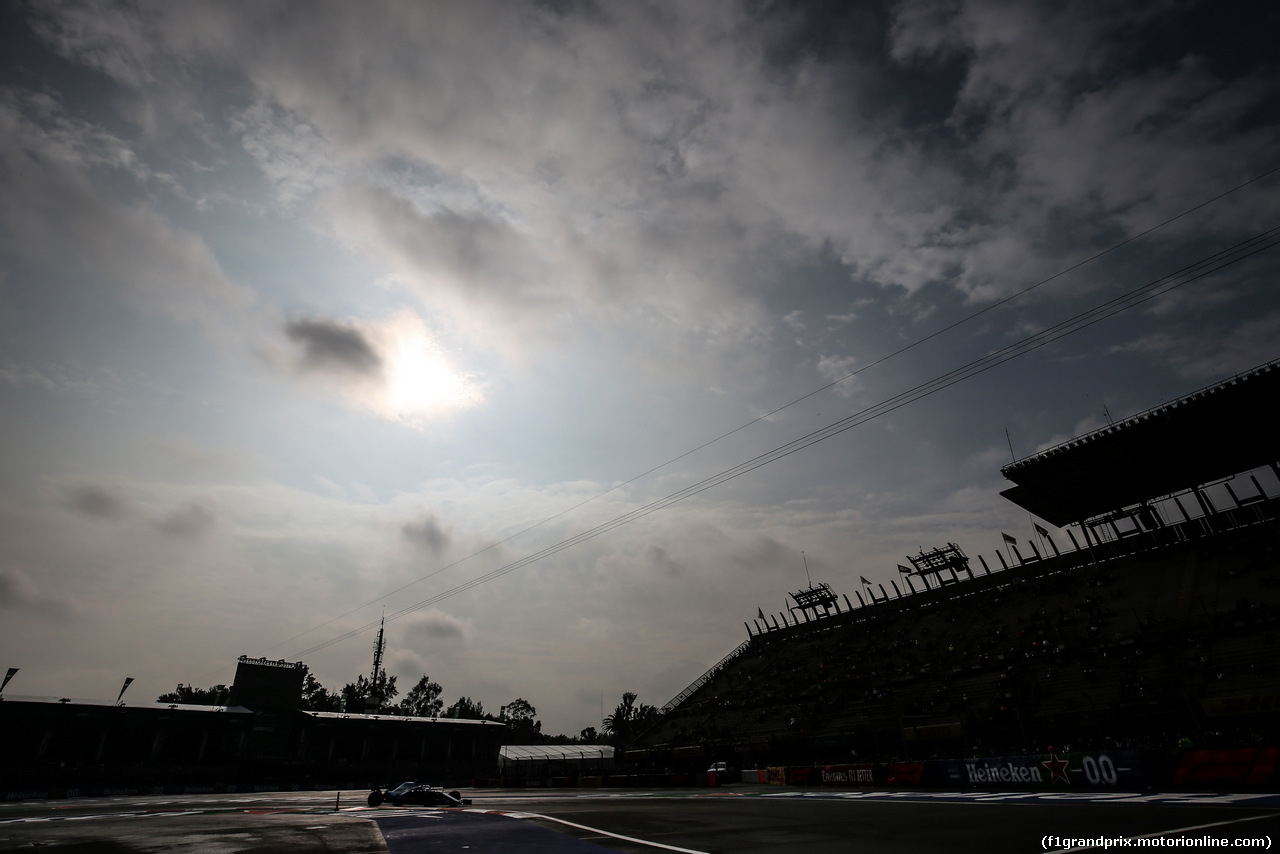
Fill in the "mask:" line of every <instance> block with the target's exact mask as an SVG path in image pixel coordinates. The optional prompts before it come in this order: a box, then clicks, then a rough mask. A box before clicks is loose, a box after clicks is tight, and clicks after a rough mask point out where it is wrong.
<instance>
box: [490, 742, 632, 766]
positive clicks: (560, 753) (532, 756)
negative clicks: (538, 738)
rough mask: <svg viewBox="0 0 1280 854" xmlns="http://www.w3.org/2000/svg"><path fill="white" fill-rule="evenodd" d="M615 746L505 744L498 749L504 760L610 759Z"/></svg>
mask: <svg viewBox="0 0 1280 854" xmlns="http://www.w3.org/2000/svg"><path fill="white" fill-rule="evenodd" d="M614 753H615V748H614V747H613V746H612V745H609V744H506V745H503V746H502V748H501V749H500V750H499V751H498V757H499V758H500V759H501V760H502V761H504V762H520V761H535V760H538V761H544V762H546V761H550V760H553V759H554V760H561V761H565V760H567V761H579V762H581V761H590V760H593V759H596V760H598V759H612V758H613V757H614Z"/></svg>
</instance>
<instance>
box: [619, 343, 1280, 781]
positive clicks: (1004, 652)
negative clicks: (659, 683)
mask: <svg viewBox="0 0 1280 854" xmlns="http://www.w3.org/2000/svg"><path fill="white" fill-rule="evenodd" d="M1277 399H1280V363H1275V362H1273V363H1270V364H1267V365H1264V366H1262V367H1260V368H1257V369H1255V370H1253V371H1250V372H1249V373H1247V374H1244V375H1240V376H1237V377H1234V378H1232V379H1230V380H1228V381H1226V382H1223V383H1220V384H1218V385H1215V386H1212V387H1209V388H1206V389H1203V390H1201V391H1199V392H1196V393H1195V394H1192V395H1189V396H1187V397H1185V398H1182V399H1180V400H1177V401H1174V402H1172V403H1170V404H1167V405H1165V406H1162V407H1158V408H1156V409H1153V410H1151V411H1149V412H1144V413H1142V414H1140V415H1137V416H1134V417H1133V418H1128V419H1125V420H1123V421H1120V422H1117V423H1115V424H1111V425H1108V426H1107V427H1105V428H1103V429H1101V430H1098V431H1095V432H1092V433H1089V434H1087V435H1085V436H1081V437H1079V438H1077V439H1074V440H1072V441H1071V442H1068V443H1066V444H1063V445H1060V446H1057V447H1055V448H1050V449H1048V450H1045V451H1042V452H1039V453H1037V454H1035V455H1033V456H1030V457H1028V458H1026V459H1023V460H1019V461H1017V462H1014V463H1012V464H1011V465H1009V466H1006V467H1005V468H1004V470H1003V473H1004V475H1005V476H1006V477H1007V478H1008V479H1009V480H1011V481H1012V482H1013V483H1014V484H1015V486H1013V487H1012V488H1010V489H1008V490H1006V491H1005V492H1003V493H1002V494H1003V495H1004V496H1005V497H1007V498H1009V499H1010V500H1011V501H1013V502H1015V503H1016V504H1018V505H1019V506H1022V507H1024V508H1026V509H1028V510H1029V511H1031V512H1032V513H1034V514H1035V515H1036V516H1038V517H1039V518H1040V519H1042V520H1044V521H1045V522H1047V523H1050V524H1052V525H1055V526H1059V527H1065V534H1066V538H1067V539H1068V540H1069V541H1070V544H1069V545H1068V544H1067V543H1062V544H1061V549H1060V547H1059V544H1058V543H1057V542H1055V541H1054V539H1053V538H1052V537H1051V535H1050V532H1049V530H1048V529H1047V528H1046V527H1045V526H1044V525H1042V524H1040V523H1038V522H1034V521H1033V522H1032V529H1033V531H1034V532H1035V539H1033V540H1026V541H1025V542H1026V546H1027V548H1026V549H1025V553H1024V549H1022V548H1019V543H1018V541H1017V540H1016V539H1015V538H1013V537H1011V536H1009V535H1008V534H1005V535H1004V541H1003V543H1002V544H1001V546H1002V548H1003V549H1005V550H1006V551H1007V552H1008V557H1007V559H1006V556H1005V553H1004V552H1002V551H1001V550H999V549H997V550H996V552H995V555H996V561H995V562H994V565H993V563H989V562H988V561H987V560H986V559H985V558H983V557H981V556H979V557H978V565H977V566H976V567H975V566H972V565H971V563H970V561H969V559H968V557H967V556H965V554H964V553H963V551H961V549H960V547H959V546H957V545H955V544H954V543H949V544H947V545H946V546H944V547H941V548H938V549H933V550H929V551H926V550H923V549H922V550H921V552H920V554H919V555H917V556H916V557H913V558H908V560H909V562H910V564H911V566H910V567H905V566H899V567H898V573H899V576H900V580H901V581H902V585H901V586H899V585H898V583H896V582H895V581H893V580H890V582H889V587H890V588H891V589H886V588H885V586H884V584H883V583H879V584H876V585H872V584H871V583H869V582H867V581H866V579H863V582H864V591H865V592H866V593H867V594H868V595H867V596H866V597H865V598H864V597H863V595H862V593H861V592H859V593H857V594H855V595H856V597H857V600H858V601H857V604H853V603H850V601H849V599H848V597H847V596H845V597H844V607H843V608H842V607H840V600H839V599H838V598H837V597H836V596H835V594H834V593H831V595H830V596H829V597H828V596H827V595H826V594H827V593H830V589H829V587H828V586H827V585H825V584H824V585H821V587H820V588H819V589H821V590H822V591H824V592H823V594H822V595H823V600H822V601H823V602H824V603H829V604H830V605H831V607H830V608H828V609H826V610H822V609H817V608H812V607H809V608H806V607H804V606H803V605H802V602H803V601H806V600H802V599H800V598H796V603H797V606H798V608H793V609H791V611H790V613H781V614H778V615H776V616H775V615H768V616H766V615H764V614H763V612H761V613H760V615H759V616H758V618H757V619H754V620H751V621H750V622H748V623H746V624H745V625H746V629H747V634H748V637H747V640H746V641H745V642H744V643H742V644H741V645H740V646H739V647H737V648H736V649H734V650H733V651H731V652H730V653H729V654H728V655H727V656H725V658H724V659H722V660H721V661H720V662H718V663H717V664H716V665H715V666H714V667H712V668H711V669H710V670H708V671H707V672H706V673H705V674H703V675H702V676H701V677H700V678H699V679H698V680H697V681H695V682H694V683H693V684H692V685H690V686H689V687H688V688H686V689H685V690H684V691H682V692H681V693H680V694H679V695H677V696H676V697H675V698H673V699H672V700H671V702H669V703H668V704H667V705H666V706H665V707H664V708H663V712H664V714H663V715H662V717H661V719H660V722H659V723H658V724H657V725H656V726H655V727H654V728H652V729H651V730H650V731H648V732H646V733H644V734H643V735H642V736H641V737H640V738H639V739H638V740H637V741H636V743H634V744H633V745H631V747H630V749H629V750H628V751H627V756H628V757H629V758H631V759H632V760H635V761H638V762H648V763H651V764H653V765H655V766H678V765H680V764H681V763H682V762H683V763H684V764H687V765H689V766H690V767H692V765H693V763H695V762H698V763H702V762H706V761H707V760H708V759H709V758H714V759H716V760H724V761H727V762H729V763H730V764H731V765H735V766H739V767H744V768H745V767H752V766H761V767H763V766H765V765H782V764H800V763H812V764H823V763H839V762H844V763H848V762H850V761H867V762H889V761H893V760H897V761H899V762H901V761H904V760H918V759H927V758H945V757H961V756H973V755H984V756H988V755H1007V754H1036V753H1052V752H1053V751H1054V750H1057V751H1063V750H1074V751H1080V750H1104V749H1106V750H1116V749H1126V748H1149V747H1154V748H1174V747H1175V746H1176V745H1178V744H1179V743H1180V742H1181V743H1182V744H1183V745H1184V746H1185V745H1186V744H1187V743H1188V742H1191V743H1194V744H1196V745H1199V746H1241V747H1244V746H1256V745H1262V744H1267V745H1275V744H1277V743H1278V742H1280V724H1278V721H1280V718H1278V717H1277V715H1276V712H1277V711H1278V710H1280V644H1277V642H1276V641H1277V638H1276V632H1277V630H1278V629H1280V624H1278V623H1277V615H1276V605H1277V604H1278V603H1280V556H1278V555H1277V545H1280V538H1278V536H1277V535H1278V534H1280V471H1278V470H1277V464H1276V461H1277V460H1278V459H1280V453H1278V450H1280V440H1278V439H1277V434H1276V430H1275V427H1274V424H1273V417H1272V416H1267V415H1266V414H1265V413H1267V412H1272V411H1273V410H1272V409H1271V406H1273V405H1274V401H1275V400H1277ZM1059 536H1061V535H1059ZM1037 541H1038V542H1039V545H1037ZM877 588H878V593H877ZM794 597H795V594H793V598H794ZM1068 745H1070V747H1068ZM852 757H858V758H857V759H853V758H852Z"/></svg>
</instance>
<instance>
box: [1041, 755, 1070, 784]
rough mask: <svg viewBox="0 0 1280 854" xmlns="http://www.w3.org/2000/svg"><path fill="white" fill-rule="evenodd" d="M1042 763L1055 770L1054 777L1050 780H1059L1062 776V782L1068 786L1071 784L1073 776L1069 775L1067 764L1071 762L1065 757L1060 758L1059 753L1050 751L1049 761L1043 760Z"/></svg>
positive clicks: (1054, 781)
mask: <svg viewBox="0 0 1280 854" xmlns="http://www.w3.org/2000/svg"><path fill="white" fill-rule="evenodd" d="M1040 764H1041V765H1043V766H1044V767H1046V768H1048V769H1049V770H1050V771H1052V772H1053V779H1052V780H1051V781H1050V782H1053V783H1056V782H1058V778H1059V777H1061V778H1062V782H1064V783H1066V784H1067V785H1068V786H1070V785H1071V778H1070V777H1068V776H1067V766H1068V765H1069V764H1070V763H1069V762H1067V760H1065V759H1059V758H1058V757H1057V754H1054V753H1050V754H1049V760H1048V761H1047V762H1041V763H1040Z"/></svg>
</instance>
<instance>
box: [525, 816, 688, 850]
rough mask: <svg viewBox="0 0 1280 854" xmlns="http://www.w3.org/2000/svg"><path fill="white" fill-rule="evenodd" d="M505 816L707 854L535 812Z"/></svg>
mask: <svg viewBox="0 0 1280 854" xmlns="http://www.w3.org/2000/svg"><path fill="white" fill-rule="evenodd" d="M507 815H508V816H510V817H512V818H525V819H528V818H540V819H542V820H543V821H554V822H556V823H557V824H564V825H568V826H569V827H576V828H577V829H578V830H586V831H589V832H591V833H598V834H600V835H601V836H609V837H612V838H614V839H621V840H622V841H623V842H633V843H635V844H636V845H648V846H649V847H651V848H661V849H663V850H664V851H678V852H680V854H707V852H706V851H697V850H695V849H693V848H678V847H676V846H675V845H664V844H663V843H661V842H650V841H649V840H648V839H637V838H636V837H634V836H623V835H622V834H621V833H611V832H609V831H607V830H601V829H600V828H598V827H587V826H586V825H585V824H576V823H574V822H572V821H565V820H564V819H562V818H555V817H554V816H549V815H540V814H538V813H536V812H509V813H507Z"/></svg>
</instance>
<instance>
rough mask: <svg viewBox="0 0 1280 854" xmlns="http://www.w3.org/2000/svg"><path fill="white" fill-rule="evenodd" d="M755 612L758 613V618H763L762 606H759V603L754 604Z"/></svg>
mask: <svg viewBox="0 0 1280 854" xmlns="http://www.w3.org/2000/svg"><path fill="white" fill-rule="evenodd" d="M756 614H757V615H759V617H760V619H762V620H763V619H764V608H761V607H760V606H759V605H757V606H756Z"/></svg>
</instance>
